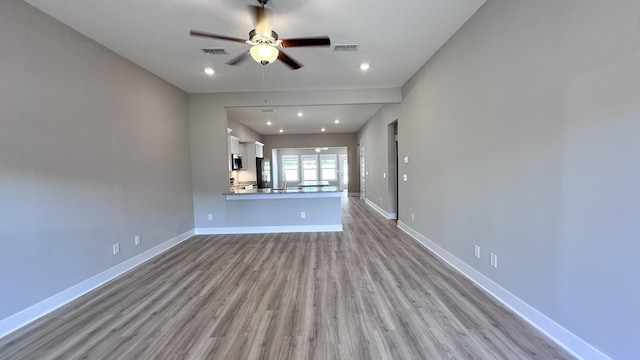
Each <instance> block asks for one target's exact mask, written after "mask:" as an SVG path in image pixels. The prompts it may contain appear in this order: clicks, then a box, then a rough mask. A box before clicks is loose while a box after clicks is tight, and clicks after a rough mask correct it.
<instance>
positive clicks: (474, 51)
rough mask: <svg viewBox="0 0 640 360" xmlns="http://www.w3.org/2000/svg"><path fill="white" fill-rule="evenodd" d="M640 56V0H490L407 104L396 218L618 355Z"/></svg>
mask: <svg viewBox="0 0 640 360" xmlns="http://www.w3.org/2000/svg"><path fill="white" fill-rule="evenodd" d="M638 64H640V2H638V1H629V0H626V1H625V0H609V1H596V0H588V1H587V0H562V1H558V0H555V1H551V0H545V1H512V0H489V1H487V3H486V4H485V5H484V6H483V7H482V8H481V9H480V10H479V11H478V12H477V13H476V14H475V15H474V16H473V17H472V18H471V19H470V20H469V21H468V22H467V24H466V25H465V26H464V27H463V28H462V29H461V30H460V31H458V33H457V34H456V35H455V36H454V37H453V38H452V39H451V40H450V41H449V42H448V43H447V44H446V45H445V46H444V47H443V48H442V49H441V50H440V51H439V52H438V53H437V54H436V56H435V57H433V58H432V59H431V60H430V61H428V62H427V64H426V65H425V66H424V67H423V68H422V69H421V70H419V71H418V72H417V73H416V74H415V75H414V77H413V78H412V79H410V80H409V81H408V82H407V83H406V84H405V85H404V86H403V101H402V115H401V117H400V119H399V138H400V153H401V156H404V155H409V156H410V158H411V161H410V163H409V164H407V165H404V164H401V165H400V167H401V169H400V172H401V173H402V172H406V173H408V175H409V182H407V183H404V182H400V218H401V221H403V222H405V223H407V224H409V225H410V226H411V227H412V228H414V229H416V230H417V231H419V232H420V233H421V234H423V235H424V236H426V237H427V238H429V239H431V240H432V241H434V242H436V243H437V244H439V245H440V246H441V247H443V248H445V249H446V250H447V251H449V252H451V253H452V254H454V255H455V256H456V257H458V258H459V259H461V260H463V261H465V262H466V263H468V264H469V265H470V266H472V267H474V268H476V269H477V270H478V271H480V272H481V273H483V274H484V275H486V276H487V277H489V278H490V279H492V280H493V281H495V282H497V283H498V284H499V285H501V286H502V287H504V288H505V289H507V290H508V291H510V292H511V293H513V294H515V295H516V296H518V297H519V298H521V299H523V300H524V301H526V302H527V303H529V304H530V305H532V306H533V307H535V308H537V309H538V310H540V311H541V312H543V313H544V314H546V315H547V316H548V317H550V318H551V319H553V320H555V321H556V322H558V323H559V324H561V325H562V326H564V327H565V328H566V329H568V330H570V331H571V332H573V333H574V334H576V335H578V336H579V337H581V338H582V339H584V340H586V341H587V342H589V343H590V344H592V345H594V346H595V347H597V348H599V349H600V350H602V351H604V352H605V353H607V354H608V355H610V356H611V357H613V358H619V359H631V358H635V357H637V355H638V354H639V353H640V343H639V342H638V339H640V331H639V329H640V327H639V326H638V324H639V323H640V310H639V309H640V308H639V307H638V299H639V298H640V281H639V280H638V274H640V257H639V256H638V250H637V247H638V246H637V244H638V240H639V239H640V226H638V219H640V191H639V190H638V189H639V187H638V184H640V167H639V166H638V159H640V86H639V85H638V84H640V67H639V65H638ZM392 120H393V116H388V117H387V118H386V119H384V121H380V123H379V124H378V125H376V126H383V125H385V122H390V121H392ZM361 135H363V136H364V138H361V139H360V141H361V142H365V143H366V142H368V141H370V140H371V139H370V138H373V137H374V136H375V135H374V134H372V133H370V132H362V133H361ZM368 161H374V162H375V161H382V160H376V158H375V157H374V158H368ZM383 164H384V163H383ZM371 166H373V165H371ZM381 166H383V165H381ZM380 186H382V185H380ZM411 213H414V214H415V222H411V220H410V219H409V216H410V214H411ZM473 244H478V245H480V246H481V248H482V251H483V257H482V259H481V260H480V261H476V260H475V259H474V258H473V257H472V246H473ZM489 251H492V252H494V253H496V254H497V255H498V257H499V267H498V269H493V268H491V267H490V265H489V259H488V256H487V255H488V252H489Z"/></svg>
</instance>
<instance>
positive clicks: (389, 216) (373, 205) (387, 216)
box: [364, 198, 396, 220]
mask: <svg viewBox="0 0 640 360" xmlns="http://www.w3.org/2000/svg"><path fill="white" fill-rule="evenodd" d="M364 202H365V203H366V204H367V205H369V206H370V207H371V208H372V209H373V210H375V211H376V212H378V213H379V214H380V215H382V216H384V218H385V219H387V220H394V219H395V218H396V214H395V213H388V212H386V211H384V209H383V208H381V207H380V206H378V205H376V203H374V202H373V201H371V200H369V199H366V198H365V199H364Z"/></svg>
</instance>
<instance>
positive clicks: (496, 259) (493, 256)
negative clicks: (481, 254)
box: [491, 253, 498, 269]
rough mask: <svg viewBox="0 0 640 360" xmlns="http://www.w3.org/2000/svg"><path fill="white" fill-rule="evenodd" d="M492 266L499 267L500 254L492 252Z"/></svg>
mask: <svg viewBox="0 0 640 360" xmlns="http://www.w3.org/2000/svg"><path fill="white" fill-rule="evenodd" d="M491 266H493V267H494V268H496V269H497V268H498V255H496V254H494V253H491Z"/></svg>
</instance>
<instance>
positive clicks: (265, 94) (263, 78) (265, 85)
mask: <svg viewBox="0 0 640 360" xmlns="http://www.w3.org/2000/svg"><path fill="white" fill-rule="evenodd" d="M264 68H265V65H262V89H264V103H265V104H266V103H267V80H266V78H265V77H264Z"/></svg>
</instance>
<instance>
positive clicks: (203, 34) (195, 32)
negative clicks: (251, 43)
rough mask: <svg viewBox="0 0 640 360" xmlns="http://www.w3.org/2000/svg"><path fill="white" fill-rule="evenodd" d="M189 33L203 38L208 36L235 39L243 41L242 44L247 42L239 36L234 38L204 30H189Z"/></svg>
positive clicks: (228, 39)
mask: <svg viewBox="0 0 640 360" xmlns="http://www.w3.org/2000/svg"><path fill="white" fill-rule="evenodd" d="M189 35H191V36H199V37H205V38H210V39H219V40H227V41H235V42H239V43H243V44H244V43H246V42H247V40H246V39H240V38H234V37H230V36H224V35H218V34H212V33H208V32H204V31H198V30H191V31H189Z"/></svg>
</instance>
